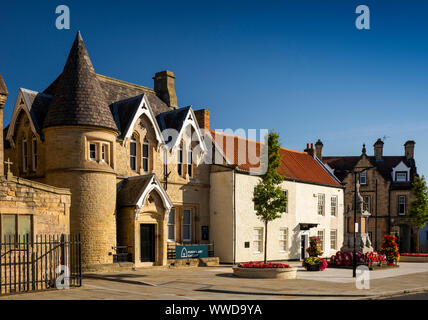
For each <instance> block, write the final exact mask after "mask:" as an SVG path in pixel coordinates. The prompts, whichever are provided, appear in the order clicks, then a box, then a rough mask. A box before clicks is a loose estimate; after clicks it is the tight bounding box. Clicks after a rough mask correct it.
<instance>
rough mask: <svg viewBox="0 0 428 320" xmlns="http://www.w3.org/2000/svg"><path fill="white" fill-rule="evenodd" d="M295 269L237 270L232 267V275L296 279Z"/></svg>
mask: <svg viewBox="0 0 428 320" xmlns="http://www.w3.org/2000/svg"><path fill="white" fill-rule="evenodd" d="M296 272H297V269H296V268H239V267H233V275H234V276H236V277H240V278H259V279H296Z"/></svg>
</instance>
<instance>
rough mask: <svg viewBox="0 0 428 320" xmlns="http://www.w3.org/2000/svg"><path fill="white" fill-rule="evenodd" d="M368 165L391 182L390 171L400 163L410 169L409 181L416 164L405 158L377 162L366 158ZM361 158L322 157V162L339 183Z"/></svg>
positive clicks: (397, 157) (390, 157)
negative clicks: (329, 168) (327, 166)
mask: <svg viewBox="0 0 428 320" xmlns="http://www.w3.org/2000/svg"><path fill="white" fill-rule="evenodd" d="M366 157H367V159H368V160H369V161H370V163H371V164H372V165H373V166H374V167H376V168H377V170H378V171H379V173H380V174H381V175H382V176H383V177H384V179H386V180H389V181H391V180H392V176H391V173H392V169H393V168H395V167H396V166H397V165H398V164H399V163H400V162H401V161H402V162H403V163H404V164H405V165H406V166H408V167H409V168H410V181H413V177H414V176H415V175H416V174H417V173H416V164H415V160H414V159H407V158H406V157H405V156H382V160H381V161H377V160H376V157H374V156H366ZM360 159H361V156H344V157H340V156H330V157H323V158H322V161H323V162H324V163H326V164H328V165H329V167H331V168H332V169H334V175H335V176H336V177H337V178H339V179H340V180H341V181H343V179H344V178H345V177H346V175H347V174H348V173H349V171H352V170H353V168H354V167H355V165H356V164H357V163H358V161H360ZM394 184H395V185H403V186H404V185H405V184H406V183H402V182H401V183H399V182H396V183H394Z"/></svg>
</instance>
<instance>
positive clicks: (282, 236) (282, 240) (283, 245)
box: [279, 228, 288, 252]
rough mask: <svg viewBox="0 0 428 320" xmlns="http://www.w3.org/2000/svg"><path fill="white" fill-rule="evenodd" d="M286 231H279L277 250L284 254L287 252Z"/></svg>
mask: <svg viewBox="0 0 428 320" xmlns="http://www.w3.org/2000/svg"><path fill="white" fill-rule="evenodd" d="M287 240H288V229H287V228H281V229H280V230H279V250H280V251H281V252H285V251H287V250H288V241H287Z"/></svg>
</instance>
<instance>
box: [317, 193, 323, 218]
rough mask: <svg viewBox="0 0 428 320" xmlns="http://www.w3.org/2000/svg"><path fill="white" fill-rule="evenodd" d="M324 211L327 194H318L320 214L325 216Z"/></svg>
mask: <svg viewBox="0 0 428 320" xmlns="http://www.w3.org/2000/svg"><path fill="white" fill-rule="evenodd" d="M324 209H325V194H324V193H319V194H318V214H319V215H322V216H323V215H324Z"/></svg>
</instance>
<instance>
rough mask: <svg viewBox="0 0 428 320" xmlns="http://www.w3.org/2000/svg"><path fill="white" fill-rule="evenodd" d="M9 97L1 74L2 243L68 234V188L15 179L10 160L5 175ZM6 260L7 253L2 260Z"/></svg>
mask: <svg viewBox="0 0 428 320" xmlns="http://www.w3.org/2000/svg"><path fill="white" fill-rule="evenodd" d="M7 95H8V91H7V88H6V85H5V83H4V81H3V78H2V76H1V75H0V126H1V128H0V134H1V139H0V141H1V142H0V234H1V238H0V239H2V240H0V241H4V240H5V239H6V241H15V240H17V239H18V236H21V238H20V239H21V241H23V239H24V238H23V237H24V236H26V235H29V236H30V237H31V238H32V237H33V236H34V235H46V234H50V235H53V234H56V235H59V234H69V233H70V203H71V194H70V190H69V189H64V188H57V187H53V186H49V185H46V184H42V183H40V182H37V181H31V180H28V179H23V178H18V177H15V176H13V174H12V172H10V170H9V168H10V165H11V162H10V161H6V164H7V174H6V175H5V174H4V173H5V170H4V169H5V168H4V154H3V108H4V105H5V102H6V98H7ZM6 159H7V157H6ZM6 258H7V257H6V254H5V256H2V257H1V259H6ZM3 262H4V261H3Z"/></svg>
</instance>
